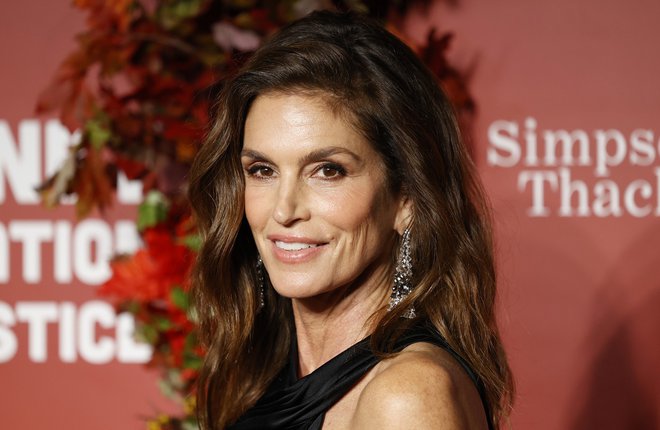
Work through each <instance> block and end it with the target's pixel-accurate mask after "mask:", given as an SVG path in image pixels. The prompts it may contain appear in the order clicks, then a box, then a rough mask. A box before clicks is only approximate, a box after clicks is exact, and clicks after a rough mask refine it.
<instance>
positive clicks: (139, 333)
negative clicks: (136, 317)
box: [135, 324, 158, 345]
mask: <svg viewBox="0 0 660 430" xmlns="http://www.w3.org/2000/svg"><path fill="white" fill-rule="evenodd" d="M135 338H136V339H137V340H139V341H140V342H144V343H148V344H150V345H155V344H156V341H157V340H158V330H156V328H155V327H153V326H152V325H149V324H141V325H139V326H137V328H136V330H135Z"/></svg>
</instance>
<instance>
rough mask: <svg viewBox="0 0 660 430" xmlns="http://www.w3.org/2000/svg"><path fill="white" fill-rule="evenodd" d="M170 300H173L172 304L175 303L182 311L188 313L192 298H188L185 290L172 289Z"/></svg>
mask: <svg viewBox="0 0 660 430" xmlns="http://www.w3.org/2000/svg"><path fill="white" fill-rule="evenodd" d="M170 300H172V303H174V305H176V307H177V308H179V309H181V310H182V311H187V310H188V308H189V307H190V298H189V297H188V293H186V292H185V291H183V289H182V288H180V287H174V288H172V291H170Z"/></svg>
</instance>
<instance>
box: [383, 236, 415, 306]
mask: <svg viewBox="0 0 660 430" xmlns="http://www.w3.org/2000/svg"><path fill="white" fill-rule="evenodd" d="M412 275H413V271H412V256H411V255H410V227H407V228H406V230H405V231H404V232H403V237H402V238H401V247H400V249H399V258H398V260H397V263H396V268H395V269H394V285H393V286H392V295H391V296H390V305H389V307H388V310H392V309H393V308H394V307H395V306H398V304H399V303H400V302H401V301H403V300H404V299H405V298H406V297H407V296H408V294H410V291H412V286H411V285H410V283H411V279H412ZM403 316H404V317H405V318H415V316H416V314H415V307H414V306H410V307H409V308H408V309H406V311H405V312H404V313H403Z"/></svg>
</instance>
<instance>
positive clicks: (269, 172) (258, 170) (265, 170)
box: [247, 165, 275, 178]
mask: <svg viewBox="0 0 660 430" xmlns="http://www.w3.org/2000/svg"><path fill="white" fill-rule="evenodd" d="M247 172H248V175H250V176H254V177H256V178H270V177H272V176H273V174H274V173H275V172H274V171H273V169H272V168H270V167H268V166H264V165H255V166H252V167H250V168H249V169H247Z"/></svg>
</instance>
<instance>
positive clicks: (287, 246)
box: [268, 237, 327, 263]
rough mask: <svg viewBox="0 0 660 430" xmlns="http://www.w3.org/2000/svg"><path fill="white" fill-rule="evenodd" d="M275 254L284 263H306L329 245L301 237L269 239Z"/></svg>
mask: <svg viewBox="0 0 660 430" xmlns="http://www.w3.org/2000/svg"><path fill="white" fill-rule="evenodd" d="M268 239H270V241H271V243H272V244H273V247H272V249H273V254H274V255H275V258H277V260H279V261H281V262H282V263H304V262H306V261H309V260H311V259H312V258H314V257H315V256H316V255H317V254H318V253H319V252H320V251H321V250H322V249H323V248H324V245H327V243H323V242H317V241H314V240H311V239H307V238H300V237H269V238H268Z"/></svg>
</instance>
